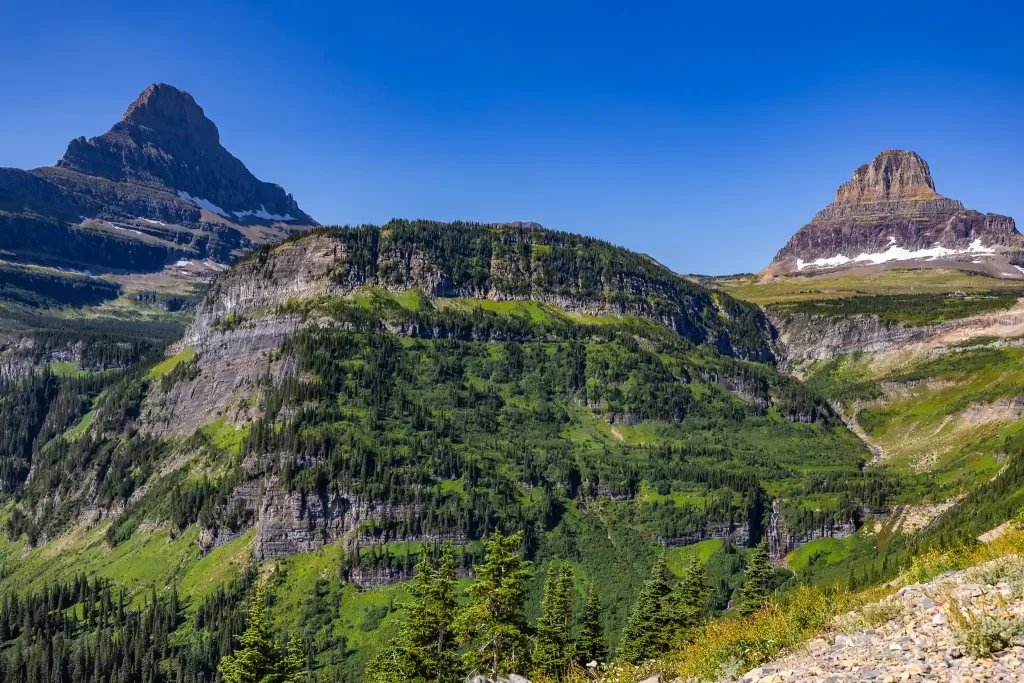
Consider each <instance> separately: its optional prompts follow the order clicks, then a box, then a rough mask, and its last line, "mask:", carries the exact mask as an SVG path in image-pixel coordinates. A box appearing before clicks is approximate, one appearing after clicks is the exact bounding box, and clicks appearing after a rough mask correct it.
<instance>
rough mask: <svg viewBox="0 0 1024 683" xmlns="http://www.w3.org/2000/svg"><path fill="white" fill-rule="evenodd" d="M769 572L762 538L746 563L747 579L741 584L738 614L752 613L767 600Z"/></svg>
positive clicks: (765, 548)
mask: <svg viewBox="0 0 1024 683" xmlns="http://www.w3.org/2000/svg"><path fill="white" fill-rule="evenodd" d="M771 573H772V568H771V565H770V564H769V561H768V544H767V543H766V542H765V539H763V538H762V539H761V542H760V543H758V545H757V548H756V549H755V550H754V556H753V557H751V558H750V561H749V563H748V564H747V580H746V582H745V583H744V584H743V590H742V592H741V593H740V605H739V612H740V614H743V615H747V614H752V613H753V612H755V611H756V610H757V609H758V608H759V607H761V606H762V605H764V604H765V602H767V601H768V589H769V587H770V584H769V581H770V579H771Z"/></svg>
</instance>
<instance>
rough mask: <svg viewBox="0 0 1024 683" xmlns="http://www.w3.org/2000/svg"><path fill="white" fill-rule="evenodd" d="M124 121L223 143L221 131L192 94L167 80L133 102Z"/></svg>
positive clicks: (174, 133) (216, 143) (213, 143)
mask: <svg viewBox="0 0 1024 683" xmlns="http://www.w3.org/2000/svg"><path fill="white" fill-rule="evenodd" d="M121 120H122V121H125V122H130V123H134V124H137V125H140V126H145V127H146V128H150V129H152V130H155V131H161V132H167V133H170V134H173V135H185V136H187V137H190V138H192V139H194V140H196V141H197V142H200V143H201V144H205V145H219V144H220V132H219V131H218V130H217V126H216V124H214V122H213V121H211V120H210V119H208V118H206V114H205V113H204V112H203V108H202V107H200V106H199V105H198V104H197V103H196V101H195V99H194V98H193V97H192V95H190V94H188V93H187V92H185V91H184V90H179V89H178V88H175V87H174V86H172V85H167V84H166V83H155V84H153V85H151V86H149V87H148V88H146V89H145V90H143V91H142V94H141V95H139V97H138V98H137V99H136V100H135V101H134V102H132V104H131V106H129V107H128V110H127V111H126V112H125V113H124V115H123V116H122V117H121Z"/></svg>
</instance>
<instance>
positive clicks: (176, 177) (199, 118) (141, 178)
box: [57, 84, 313, 225]
mask: <svg viewBox="0 0 1024 683" xmlns="http://www.w3.org/2000/svg"><path fill="white" fill-rule="evenodd" d="M57 167H58V168H63V169H70V170H73V171H78V172H79V173H85V174H88V175H92V176H100V177H103V178H109V179H110V180H114V181H118V182H130V183H137V184H139V185H144V186H147V187H153V188H156V189H160V190H166V191H168V192H171V193H174V194H176V195H178V196H179V197H181V198H184V199H186V200H191V201H193V202H194V203H195V204H196V205H197V206H199V207H200V208H202V209H206V210H207V211H209V212H211V213H213V214H215V215H217V216H220V217H222V218H228V219H231V220H240V221H245V222H252V221H258V220H263V221H270V222H281V223H293V224H296V225H310V224H312V223H313V219H312V218H310V217H309V216H308V215H307V214H306V213H304V212H303V211H302V210H301V209H300V208H299V205H298V204H297V203H296V202H295V199H293V198H292V196H291V195H289V194H287V193H285V191H284V189H283V188H282V187H281V186H280V185H273V184H271V183H264V182H261V181H260V180H258V179H257V178H256V177H255V176H254V175H253V174H252V173H250V172H249V169H247V168H246V167H245V165H244V164H243V163H242V162H241V161H239V160H238V159H236V158H235V157H233V156H232V155H231V153H230V152H228V151H227V150H226V149H224V147H222V146H221V144H220V132H219V131H218V130H217V126H216V124H214V122H213V121H211V120H210V119H208V118H206V115H205V114H204V113H203V109H202V107H200V106H199V105H198V104H196V101H195V100H194V99H192V96H191V95H189V94H188V93H187V92H185V91H184V90H178V89H177V88H175V87H173V86H170V85H166V84H159V85H151V86H149V87H148V88H146V90H145V91H144V92H143V93H142V94H141V95H139V98H138V99H137V100H135V102H133V103H132V105H131V106H130V107H128V110H127V111H126V112H125V113H124V116H123V117H122V118H121V121H119V122H118V123H117V124H115V125H114V127H113V128H111V129H110V130H109V131H108V132H106V133H104V134H103V135H100V136H98V137H94V138H89V139H85V138H77V139H75V140H72V141H71V143H70V144H69V145H68V149H67V152H65V154H64V157H63V158H62V159H61V160H60V161H59V162H58V163H57Z"/></svg>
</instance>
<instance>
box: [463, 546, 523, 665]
mask: <svg viewBox="0 0 1024 683" xmlns="http://www.w3.org/2000/svg"><path fill="white" fill-rule="evenodd" d="M522 538H523V534H522V532H519V533H516V534H513V535H512V536H502V535H501V534H500V533H495V534H494V535H493V536H492V537H491V538H490V540H489V541H488V542H487V553H486V555H485V557H484V563H483V564H482V565H480V566H478V567H477V568H476V575H477V580H476V582H475V583H474V584H473V586H472V587H471V588H470V589H469V597H470V604H469V605H468V606H467V607H466V608H465V609H464V610H463V611H462V613H461V614H460V615H459V617H458V619H457V620H456V631H457V633H458V636H459V641H460V642H462V643H470V644H471V647H470V650H469V651H468V652H467V653H466V656H465V658H464V661H465V662H466V665H467V667H468V668H469V669H471V670H475V671H480V672H483V671H487V672H489V673H490V674H491V678H495V677H497V676H498V675H499V674H502V675H503V674H510V673H522V672H523V671H525V670H526V668H527V666H528V665H529V649H528V647H529V638H528V636H527V626H526V619H525V617H524V616H523V602H524V601H525V599H526V579H527V578H528V577H529V574H530V569H529V566H530V565H529V563H528V562H525V561H524V560H522V559H520V557H519V546H520V544H521V542H522Z"/></svg>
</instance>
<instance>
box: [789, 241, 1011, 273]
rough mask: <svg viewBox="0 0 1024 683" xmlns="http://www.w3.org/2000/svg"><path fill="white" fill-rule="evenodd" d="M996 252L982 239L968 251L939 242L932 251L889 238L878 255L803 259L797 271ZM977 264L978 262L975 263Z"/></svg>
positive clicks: (798, 263) (972, 243)
mask: <svg viewBox="0 0 1024 683" xmlns="http://www.w3.org/2000/svg"><path fill="white" fill-rule="evenodd" d="M995 252H996V250H995V249H993V248H992V247H985V246H982V244H981V238H980V237H979V238H978V239H976V240H974V241H973V242H971V243H970V245H968V247H967V248H966V249H947V248H946V247H943V246H940V245H939V243H938V242H936V243H935V246H934V247H932V248H930V249H917V250H913V251H912V250H910V249H906V248H904V247H900V246H897V245H896V238H895V237H890V238H889V248H888V249H886V250H885V251H881V252H878V253H876V254H860V255H858V256H854V257H853V258H850V257H849V256H844V255H842V254H839V255H837V256H831V257H829V258H820V259H816V260H814V261H804V260H803V259H797V260H796V269H797V270H803V269H804V268H831V267H834V266H842V265H846V264H847V263H872V264H876V265H877V264H879V263H889V262H890V261H909V260H912V259H927V260H929V261H930V260H933V259H937V258H942V257H943V256H955V255H958V254H982V255H989V254H994V253H995ZM975 263H977V261H975Z"/></svg>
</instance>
